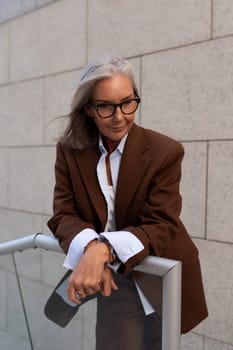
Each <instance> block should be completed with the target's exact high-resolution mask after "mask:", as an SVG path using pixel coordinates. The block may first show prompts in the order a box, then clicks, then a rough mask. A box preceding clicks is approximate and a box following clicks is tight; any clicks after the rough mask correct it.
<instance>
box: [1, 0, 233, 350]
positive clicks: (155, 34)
mask: <svg viewBox="0 0 233 350" xmlns="http://www.w3.org/2000/svg"><path fill="white" fill-rule="evenodd" d="M44 5H46V6H44ZM0 14H1V15H0V22H1V24H0V125H1V128H0V223H1V233H0V241H1V242H3V241H6V240H10V239H13V238H16V237H21V236H24V235H27V234H31V233H35V232H38V231H43V232H46V233H48V230H47V228H46V221H47V219H48V217H49V215H50V214H51V212H52V192H53V184H54V174H53V167H54V157H55V141H54V138H56V137H57V136H58V134H59V131H60V130H61V129H62V122H61V121H60V120H57V121H53V119H54V118H56V117H57V116H59V115H63V114H65V113H67V112H68V111H69V106H70V101H71V97H72V94H73V92H74V90H75V86H76V84H77V81H78V79H79V74H80V70H81V68H82V67H83V66H84V65H85V64H86V63H87V62H88V61H89V60H90V59H92V58H93V57H95V56H98V55H102V54H106V53H113V54H118V55H121V56H123V57H126V58H128V59H129V60H130V61H131V62H132V64H133V66H134V69H135V73H136V79H137V82H138V86H139V91H140V95H141V97H142V105H141V110H140V113H139V115H138V117H137V120H138V122H139V123H140V124H141V125H143V126H145V127H149V128H152V129H155V130H158V131H160V132H162V133H165V134H168V135H170V136H172V137H174V138H176V139H178V140H180V141H181V142H182V143H183V145H184V148H185V151H186V156H185V159H184V162H183V180H182V195H183V214H182V218H183V221H184V222H185V224H186V226H187V228H188V229H189V232H190V234H191V235H192V237H193V238H194V240H195V242H196V244H197V246H198V248H199V250H200V257H201V262H202V267H203V277H204V284H205V288H206V293H207V301H208V306H209V311H210V316H209V318H208V319H207V320H206V321H204V322H203V323H202V324H201V325H199V326H198V327H197V328H195V329H194V330H193V332H192V333H190V334H188V335H185V336H184V337H183V339H182V350H183V349H185V350H186V349H187V350H215V349H216V350H219V349H221V350H233V328H232V324H233V302H232V300H233V298H232V297H233V292H232V291H233V278H232V277H233V276H232V274H233V272H232V256H233V245H232V243H233V225H232V207H233V176H232V173H233V162H232V160H233V99H232V96H233V61H232V57H233V20H232V18H233V2H232V1H230V0H225V1H220V0H189V1H187V0H179V1H177V0H163V1H153V0H150V1H149V0H148V1H139V0H129V1H123V0H118V1H114V0H98V1H96V0H59V1H51V0H50V1H22V0H21V1H11V2H6V1H4V0H3V1H0ZM62 259H63V257H62V256H61V255H59V254H58V255H57V254H54V253H53V254H52V253H46V252H39V251H36V252H34V251H32V252H31V251H29V252H25V253H23V254H21V255H20V254H19V255H17V260H16V261H17V266H18V269H19V272H20V275H21V279H22V285H23V290H24V293H25V297H26V300H27V301H28V304H27V308H28V314H29V315H35V314H36V315H37V318H38V319H39V320H40V322H39V321H38V322H39V324H40V328H39V331H38V330H37V327H36V325H37V321H36V318H35V317H34V318H33V317H32V316H29V317H31V318H30V324H31V327H32V330H33V331H32V334H33V337H34V338H33V341H34V342H35V346H36V350H42V349H53V346H54V349H55V348H56V349H58V350H59V349H63V345H62V344H63V343H62V342H64V339H69V341H70V346H72V347H73V343H72V342H74V344H75V341H74V339H76V337H77V331H76V329H79V330H80V329H82V331H85V327H87V325H86V323H85V322H87V321H86V320H88V315H89V314H90V310H89V309H85V310H84V311H83V312H82V314H83V315H81V316H80V319H82V322H81V321H80V320H79V319H77V320H76V321H75V322H74V323H73V324H72V325H71V327H69V328H68V329H65V330H64V331H62V332H60V331H59V332H58V329H57V328H56V327H53V326H50V325H49V323H46V322H44V320H43V314H42V312H41V307H40V308H39V307H38V305H40V306H42V305H43V302H44V300H45V299H46V296H47V295H48V293H49V291H51V288H52V286H53V285H54V283H55V282H56V281H57V279H58V278H59V276H60V275H61V265H62ZM0 267H1V268H0V274H1V283H3V288H1V291H0V304H1V316H0V332H1V334H2V333H3V335H6V334H8V335H9V334H11V335H12V337H13V338H11V340H9V341H12V342H13V343H12V344H14V341H16V342H17V346H18V347H15V348H17V349H19V339H21V341H22V349H24V346H25V344H24V342H25V339H26V335H25V334H26V331H25V325H24V323H23V319H22V312H19V309H20V305H19V303H17V300H18V299H17V298H18V296H17V294H16V292H13V291H14V290H15V289H14V284H15V277H14V274H13V272H12V271H13V270H12V261H11V260H10V257H6V258H2V257H1V259H0ZM194 288H195V286H194ZM12 290H13V291H12ZM9 298H11V299H10V300H13V301H14V302H15V304H14V305H15V306H14V307H13V306H12V305H13V304H11V303H9ZM33 298H34V299H33ZM35 299H36V300H39V301H40V303H39V304H37V303H35V302H34V300H35ZM9 305H10V306H9ZM90 309H91V307H90ZM2 310H3V312H2ZM16 311H17V312H16ZM21 311H22V310H21ZM15 315H19V316H17V317H15ZM18 317H19V319H18ZM79 322H81V323H80V327H81V328H80V327H79V328H77V324H78V323H79ZM21 328H22V329H21ZM87 329H88V327H87ZM89 333H90V332H89ZM89 333H88V334H89ZM53 334H54V337H57V341H54V337H53ZM82 334H85V332H84V333H82ZM88 334H87V333H86V336H85V337H84V339H82V345H80V346H79V347H78V349H83V350H87V349H89V348H90V349H91V348H92V347H91V340H89V338H88ZM0 338H1V339H2V338H3V337H2V336H1V337H0ZM51 338H53V345H52V343H51ZM15 339H16V340H15ZM59 344H60V347H59ZM8 345H9V344H8ZM13 348H14V347H12V349H13ZM25 349H27V348H26V347H25Z"/></svg>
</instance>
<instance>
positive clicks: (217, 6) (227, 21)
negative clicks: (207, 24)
mask: <svg viewBox="0 0 233 350" xmlns="http://www.w3.org/2000/svg"><path fill="white" fill-rule="evenodd" d="M232 18H233V2H232V0H224V1H223V0H213V36H214V37H218V36H224V35H230V34H233V20H232Z"/></svg>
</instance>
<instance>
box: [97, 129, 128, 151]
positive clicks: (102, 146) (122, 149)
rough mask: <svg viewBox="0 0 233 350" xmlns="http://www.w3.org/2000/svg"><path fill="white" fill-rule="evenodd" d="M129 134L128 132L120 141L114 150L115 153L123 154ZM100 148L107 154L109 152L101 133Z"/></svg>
mask: <svg viewBox="0 0 233 350" xmlns="http://www.w3.org/2000/svg"><path fill="white" fill-rule="evenodd" d="M127 137H128V134H126V135H125V136H124V137H123V138H122V139H121V141H120V143H119V144H118V146H117V148H116V149H115V151H114V152H113V154H114V153H115V152H116V153H120V155H122V153H123V151H124V147H125V143H126V140H127ZM99 149H100V152H101V154H105V153H107V151H106V148H105V147H104V144H103V140H102V137H101V134H99Z"/></svg>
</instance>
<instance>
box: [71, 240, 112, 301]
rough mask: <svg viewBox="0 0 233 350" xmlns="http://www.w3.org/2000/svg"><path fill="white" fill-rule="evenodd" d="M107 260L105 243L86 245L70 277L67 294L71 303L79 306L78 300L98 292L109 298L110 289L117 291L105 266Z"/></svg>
mask: <svg viewBox="0 0 233 350" xmlns="http://www.w3.org/2000/svg"><path fill="white" fill-rule="evenodd" d="M108 260H109V248H108V247H107V245H106V244H105V243H103V242H97V241H93V242H91V244H89V245H88V247H87V249H86V250H85V253H84V254H83V256H82V257H81V259H80V260H79V262H78V264H77V265H76V267H75V268H74V270H73V272H72V274H71V275H70V279H69V284H68V288H67V293H68V297H69V299H70V300H71V301H72V302H74V303H76V304H80V303H81V300H80V299H82V298H85V297H86V296H88V295H92V294H95V293H97V292H98V291H101V292H102V295H104V296H109V295H110V294H111V291H112V289H114V290H116V289H117V286H116V284H115V282H114V280H113V277H112V272H111V270H110V269H109V268H108V267H107V266H106V263H107V262H108Z"/></svg>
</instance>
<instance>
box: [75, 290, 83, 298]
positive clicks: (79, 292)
mask: <svg viewBox="0 0 233 350" xmlns="http://www.w3.org/2000/svg"><path fill="white" fill-rule="evenodd" d="M75 295H76V298H77V299H81V295H82V292H81V291H80V290H79V291H77V292H76V294H75Z"/></svg>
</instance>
